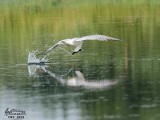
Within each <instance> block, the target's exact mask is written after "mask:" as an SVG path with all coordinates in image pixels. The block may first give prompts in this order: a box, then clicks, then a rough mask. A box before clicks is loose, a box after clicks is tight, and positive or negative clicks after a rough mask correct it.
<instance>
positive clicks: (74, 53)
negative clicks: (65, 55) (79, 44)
mask: <svg viewBox="0 0 160 120" xmlns="http://www.w3.org/2000/svg"><path fill="white" fill-rule="evenodd" d="M79 51H81V49H79ZM79 51H78V52H79ZM78 52H73V53H72V55H74V54H75V53H78Z"/></svg>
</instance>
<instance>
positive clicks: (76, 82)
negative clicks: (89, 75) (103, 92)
mask: <svg viewBox="0 0 160 120" xmlns="http://www.w3.org/2000/svg"><path fill="white" fill-rule="evenodd" d="M46 72H47V73H48V74H49V75H50V76H52V77H53V78H55V79H57V80H58V81H59V82H60V83H61V84H63V85H67V86H75V87H80V86H81V87H84V88H88V89H102V88H106V87H110V86H112V85H116V84H117V83H118V81H117V80H114V81H112V80H98V81H96V80H94V81H91V80H86V79H85V78H84V76H83V73H82V72H80V71H78V70H77V71H75V74H76V76H75V77H71V78H70V77H69V78H67V79H63V78H62V77H60V76H59V75H56V74H55V73H53V72H51V71H49V70H46Z"/></svg>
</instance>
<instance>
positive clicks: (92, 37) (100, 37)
mask: <svg viewBox="0 0 160 120" xmlns="http://www.w3.org/2000/svg"><path fill="white" fill-rule="evenodd" d="M84 40H99V41H108V40H119V39H117V38H113V37H109V36H105V35H88V36H84V37H81V38H78V39H76V41H84Z"/></svg>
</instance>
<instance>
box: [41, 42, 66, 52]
mask: <svg viewBox="0 0 160 120" xmlns="http://www.w3.org/2000/svg"><path fill="white" fill-rule="evenodd" d="M61 44H63V42H62V41H59V42H57V43H56V44H55V45H53V46H52V47H50V48H49V49H48V50H46V51H45V52H44V54H48V53H49V52H50V51H52V50H53V49H55V48H56V47H57V46H59V45H61Z"/></svg>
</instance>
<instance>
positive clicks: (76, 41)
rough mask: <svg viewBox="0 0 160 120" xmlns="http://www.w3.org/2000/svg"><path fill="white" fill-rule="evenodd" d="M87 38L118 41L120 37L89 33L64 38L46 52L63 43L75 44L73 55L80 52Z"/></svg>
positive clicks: (46, 52)
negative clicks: (82, 35)
mask: <svg viewBox="0 0 160 120" xmlns="http://www.w3.org/2000/svg"><path fill="white" fill-rule="evenodd" d="M86 40H98V41H109V40H113V41H117V40H119V39H117V38H113V37H109V36H105V35H88V36H84V37H79V38H70V39H64V40H61V41H58V42H57V43H56V44H55V45H53V46H52V47H50V48H49V49H48V50H46V51H45V52H44V54H48V53H49V52H50V51H52V50H53V49H55V48H56V47H57V46H59V45H61V44H65V45H67V46H68V45H71V46H75V49H74V50H73V53H72V55H73V54H75V53H78V52H79V51H81V47H82V45H83V41H86Z"/></svg>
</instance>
